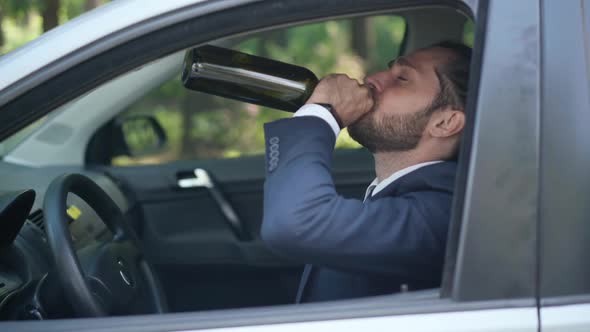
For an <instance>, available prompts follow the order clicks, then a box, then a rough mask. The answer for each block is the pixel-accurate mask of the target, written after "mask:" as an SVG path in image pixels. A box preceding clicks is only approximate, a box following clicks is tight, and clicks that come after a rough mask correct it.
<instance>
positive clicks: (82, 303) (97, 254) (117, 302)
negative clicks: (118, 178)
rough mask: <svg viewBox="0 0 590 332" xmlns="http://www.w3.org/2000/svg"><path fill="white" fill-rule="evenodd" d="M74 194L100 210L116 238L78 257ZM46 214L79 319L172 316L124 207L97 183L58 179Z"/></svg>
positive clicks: (57, 262) (49, 195)
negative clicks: (70, 211) (70, 208)
mask: <svg viewBox="0 0 590 332" xmlns="http://www.w3.org/2000/svg"><path fill="white" fill-rule="evenodd" d="M68 193H73V194H76V195H78V196H79V197H80V198H82V199H83V200H84V201H85V202H86V203H87V204H88V205H90V206H91V207H92V208H93V209H94V211H96V213H97V214H98V215H99V216H100V218H101V219H102V220H103V222H104V223H105V225H106V226H107V228H108V229H109V230H110V231H111V233H112V234H113V237H112V239H110V240H105V241H99V240H97V242H96V243H94V244H93V245H89V246H87V247H85V248H83V249H82V250H80V251H79V252H78V255H77V253H76V250H75V249H74V246H73V244H72V236H71V234H70V231H69V227H68V224H69V222H70V219H69V217H68V216H67V213H66V209H67V207H66V199H67V196H68ZM44 215H45V228H46V230H47V238H48V240H49V246H50V247H51V252H52V255H53V258H54V261H55V268H56V269H55V270H56V272H57V277H58V280H59V281H60V282H61V285H62V288H63V290H64V292H65V295H66V298H67V299H68V301H69V302H70V304H71V305H72V308H73V309H74V311H75V312H76V313H77V314H78V315H79V316H83V317H100V316H108V315H119V314H131V313H139V312H143V313H145V312H146V311H147V312H156V313H163V312H166V311H167V305H166V300H165V298H164V294H163V292H162V291H161V287H160V283H159V281H158V279H157V277H156V275H155V273H154V269H153V268H152V266H151V264H149V263H148V262H147V260H146V257H145V255H144V254H143V252H142V250H141V249H140V244H139V241H138V239H137V237H136V235H135V233H134V232H133V230H132V229H131V227H130V226H129V224H128V223H127V221H126V220H125V217H124V215H123V213H122V211H121V210H120V209H119V207H118V206H117V205H116V204H115V202H114V201H113V200H112V199H111V198H110V197H109V196H108V195H107V194H106V193H105V192H104V191H103V190H102V189H101V188H100V187H99V186H98V185H97V184H96V183H95V182H94V181H92V180H91V179H89V178H87V177H86V176H83V175H81V174H64V175H62V176H60V177H58V178H56V179H55V180H53V182H51V184H50V185H49V188H48V189H47V192H46V194H45V201H44ZM78 256H79V257H78ZM81 262H82V264H81ZM82 266H83V267H84V268H82ZM146 303H147V304H148V308H138V307H141V306H144V305H145V304H146Z"/></svg>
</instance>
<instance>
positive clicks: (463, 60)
mask: <svg viewBox="0 0 590 332" xmlns="http://www.w3.org/2000/svg"><path fill="white" fill-rule="evenodd" d="M470 57H471V49H470V48H468V47H466V46H464V45H461V44H457V43H452V42H442V43H439V44H435V45H433V46H431V47H428V48H425V49H421V50H418V51H416V52H414V53H412V54H409V55H407V56H403V57H400V58H398V59H396V60H395V61H393V62H391V63H390V66H389V69H387V70H385V71H382V72H378V73H375V74H373V75H370V76H368V77H367V78H366V79H365V84H364V85H360V84H359V83H358V82H357V81H356V80H352V79H350V78H348V77H347V76H345V75H330V76H328V77H326V78H324V79H322V80H321V81H320V83H319V84H318V85H317V87H316V88H315V90H314V92H313V94H312V96H311V97H310V99H309V101H308V102H307V104H306V105H305V106H303V107H302V108H301V109H300V110H299V111H297V112H296V113H295V116H294V117H293V118H291V119H283V120H279V121H276V122H273V123H270V124H266V125H265V135H266V140H267V179H266V183H265V192H264V220H263V225H262V231H261V235H262V238H263V240H264V241H265V242H266V243H267V244H268V246H269V247H270V248H271V249H272V250H273V251H275V252H276V253H278V254H281V255H283V256H286V257H289V258H291V259H293V260H300V261H304V262H306V263H309V264H308V265H307V266H306V268H305V270H304V273H303V276H302V279H301V284H300V286H299V292H298V295H297V299H296V301H297V302H311V301H325V300H335V299H343V298H352V297H359V296H369V295H379V294H389V293H395V292H399V291H403V290H416V289H424V288H434V287H438V286H439V285H440V282H441V274H442V267H443V260H444V254H445V245H446V236H447V231H448V225H449V219H450V212H451V201H452V195H453V189H454V182H455V171H456V163H455V162H453V160H454V159H455V156H456V154H457V151H458V146H459V140H460V135H461V132H462V130H463V127H464V125H465V114H464V109H465V96H466V89H467V80H468V69H469V63H470ZM344 127H348V131H349V133H350V135H351V137H352V138H353V139H355V140H356V141H358V142H359V143H360V144H361V145H363V146H364V147H366V148H367V149H369V150H370V151H371V152H372V153H373V155H374V159H375V172H376V174H377V178H376V179H375V180H374V181H373V183H372V184H371V185H370V186H369V188H368V189H367V194H366V197H365V200H364V201H361V200H354V199H345V198H343V197H341V196H339V195H338V194H337V193H336V191H335V188H334V183H333V180H332V178H331V174H330V168H331V157H332V152H333V149H334V144H335V140H336V136H337V135H338V133H339V131H340V130H341V129H342V128H344ZM311 264H313V265H311Z"/></svg>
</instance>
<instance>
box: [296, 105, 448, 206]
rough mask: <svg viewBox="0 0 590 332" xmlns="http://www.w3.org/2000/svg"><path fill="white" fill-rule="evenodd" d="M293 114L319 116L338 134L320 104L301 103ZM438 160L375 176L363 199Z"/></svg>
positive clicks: (328, 113) (331, 120) (333, 121)
mask: <svg viewBox="0 0 590 332" xmlns="http://www.w3.org/2000/svg"><path fill="white" fill-rule="evenodd" d="M293 116H294V117H297V116H315V117H318V118H321V119H323V120H324V121H326V122H327V123H328V125H330V127H331V128H332V130H333V131H334V135H335V136H336V137H338V134H340V126H338V122H336V119H334V116H333V115H332V113H330V111H328V110H327V109H326V108H325V107H323V106H320V105H317V104H307V105H303V106H302V107H301V108H300V109H299V110H298V111H297V112H295V114H294V115H293ZM440 162H442V160H435V161H428V162H424V163H420V164H416V165H412V166H408V167H406V168H403V169H400V170H399V171H397V172H395V173H393V174H391V175H390V176H389V177H388V178H386V179H384V180H383V181H381V182H379V180H378V179H377V178H375V180H373V182H371V184H370V185H369V187H368V188H367V191H366V192H365V199H367V198H368V196H369V193H370V194H371V197H373V196H375V195H376V194H377V193H378V192H380V191H381V190H383V189H384V188H385V187H387V186H388V185H390V184H391V183H392V182H393V181H395V180H397V179H399V178H401V177H402V176H404V175H406V174H409V173H411V172H413V171H415V170H417V169H419V168H421V167H424V166H428V165H432V164H437V163H440ZM371 187H374V189H373V190H372V191H371Z"/></svg>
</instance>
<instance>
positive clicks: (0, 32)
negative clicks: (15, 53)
mask: <svg viewBox="0 0 590 332" xmlns="http://www.w3.org/2000/svg"><path fill="white" fill-rule="evenodd" d="M3 21H4V10H3V9H2V7H0V50H2V47H3V46H4V43H6V38H5V37H4V29H3V28H2V22H3Z"/></svg>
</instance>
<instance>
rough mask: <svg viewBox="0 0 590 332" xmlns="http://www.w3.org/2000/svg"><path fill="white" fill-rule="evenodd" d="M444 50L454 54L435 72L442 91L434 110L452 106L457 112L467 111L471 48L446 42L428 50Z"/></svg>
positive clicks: (434, 102)
mask: <svg viewBox="0 0 590 332" xmlns="http://www.w3.org/2000/svg"><path fill="white" fill-rule="evenodd" d="M437 47H438V48H444V49H447V50H450V51H451V52H452V53H453V57H452V59H451V60H450V61H448V62H447V63H444V64H441V65H438V66H436V68H435V72H436V76H437V77H438V81H439V84H440V90H439V92H438V95H437V96H436V97H435V99H434V101H433V103H432V108H431V109H432V110H435V109H439V108H441V107H446V106H451V107H453V108H454V109H457V110H465V100H466V98H467V87H468V83H469V66H470V63H471V48H470V47H469V46H467V45H465V44H461V43H458V42H454V41H450V40H446V41H442V42H439V43H436V44H433V45H430V46H429V47H427V48H437Z"/></svg>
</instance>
